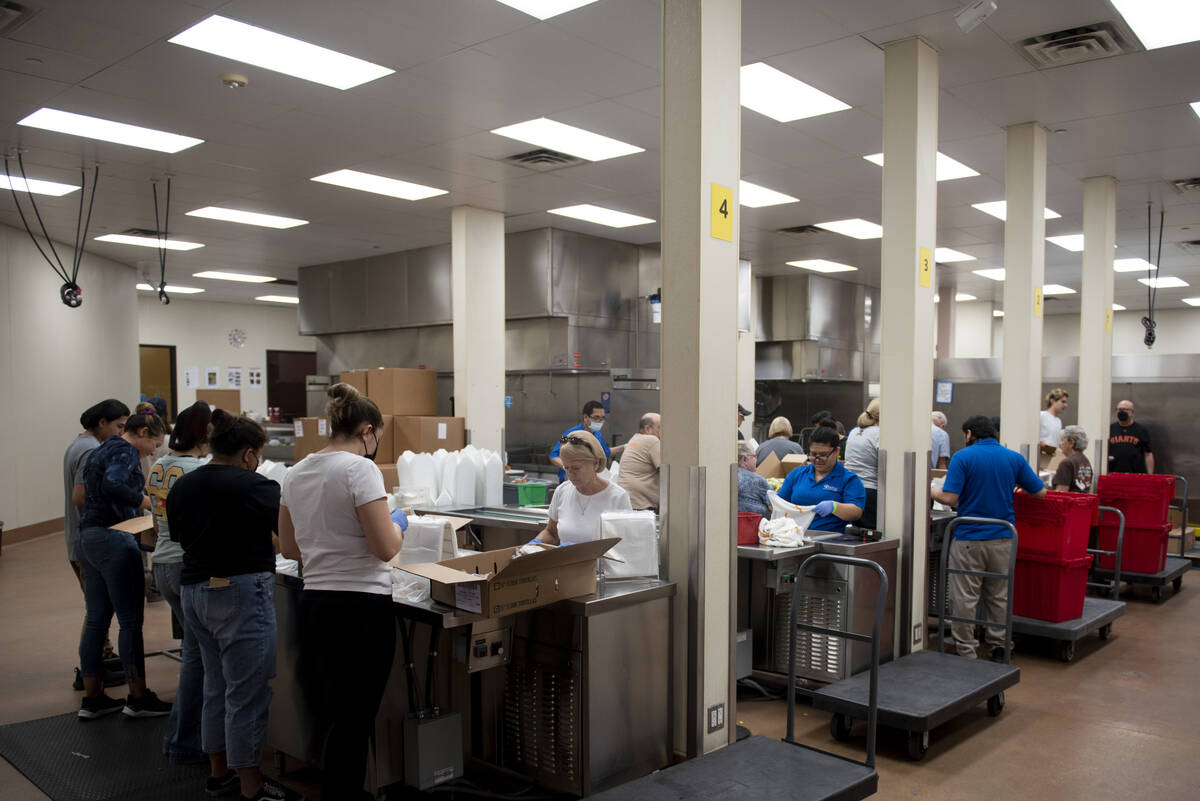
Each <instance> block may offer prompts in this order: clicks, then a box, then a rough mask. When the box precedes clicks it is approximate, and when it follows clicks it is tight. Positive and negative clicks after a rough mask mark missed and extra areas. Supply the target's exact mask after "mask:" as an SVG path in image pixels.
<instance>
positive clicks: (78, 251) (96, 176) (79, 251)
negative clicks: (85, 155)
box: [71, 164, 100, 283]
mask: <svg viewBox="0 0 1200 801" xmlns="http://www.w3.org/2000/svg"><path fill="white" fill-rule="evenodd" d="M84 175H85V173H84V171H83V170H82V169H81V170H80V171H79V178H80V181H82V180H83V178H84ZM99 183H100V165H99V164H97V165H96V166H95V169H94V170H93V172H92V195H91V197H90V198H88V213H87V219H86V220H84V221H83V233H82V234H81V235H80V237H79V246H78V247H76V248H75V271H74V272H72V273H71V283H75V281H76V279H77V278H79V265H81V264H82V263H83V246H84V245H85V244H87V234H88V229H89V228H91V227H92V209H93V208H94V207H95V205H96V186H97V185H98V184H99ZM79 208H80V209H81V210H82V209H83V192H82V190H81V191H80V193H79Z"/></svg>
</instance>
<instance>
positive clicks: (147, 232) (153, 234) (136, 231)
mask: <svg viewBox="0 0 1200 801" xmlns="http://www.w3.org/2000/svg"><path fill="white" fill-rule="evenodd" d="M120 233H121V234H122V235H124V236H148V237H150V238H151V239H157V238H158V236H159V234H160V232H159V231H155V230H154V229H152V228H126V229H125V230H124V231H121V232H120Z"/></svg>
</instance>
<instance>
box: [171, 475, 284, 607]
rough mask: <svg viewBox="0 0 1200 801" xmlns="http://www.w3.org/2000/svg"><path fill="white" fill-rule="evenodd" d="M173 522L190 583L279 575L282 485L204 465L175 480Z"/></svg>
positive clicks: (185, 574)
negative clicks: (277, 547) (274, 535)
mask: <svg viewBox="0 0 1200 801" xmlns="http://www.w3.org/2000/svg"><path fill="white" fill-rule="evenodd" d="M167 521H168V522H169V523H170V526H171V539H173V540H175V541H176V542H178V543H180V544H181V545H183V577H182V581H183V583H184V584H199V583H200V582H202V581H207V580H208V579H209V578H210V577H212V576H219V577H227V576H239V575H242V574H244V573H273V572H275V546H274V544H273V543H272V542H271V533H272V532H274V531H275V527H276V526H277V525H278V521H279V485H278V484H276V483H275V482H274V481H272V480H271V479H269V478H267V477H266V476H261V475H259V474H258V473H255V472H251V471H250V470H243V469H242V468H240V467H233V466H231V465H217V464H207V465H204V466H203V467H199V468H197V469H195V470H193V471H192V472H190V473H188V474H187V475H185V476H183V477H182V478H180V479H179V480H178V481H176V482H175V486H174V487H173V488H172V489H171V494H170V495H168V496H167Z"/></svg>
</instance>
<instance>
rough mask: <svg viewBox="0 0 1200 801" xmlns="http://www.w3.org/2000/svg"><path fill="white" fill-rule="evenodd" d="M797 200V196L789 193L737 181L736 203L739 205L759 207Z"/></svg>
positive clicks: (779, 204) (795, 201)
mask: <svg viewBox="0 0 1200 801" xmlns="http://www.w3.org/2000/svg"><path fill="white" fill-rule="evenodd" d="M797 202H799V198H794V197H792V196H791V195H785V194H783V193H782V192H776V191H775V190H774V189H767V188H766V187H765V186H759V185H758V184H752V183H750V182H749V181H738V205H740V206H749V207H750V208H752V209H761V208H762V207H763V206H782V205H783V204H784V203H797Z"/></svg>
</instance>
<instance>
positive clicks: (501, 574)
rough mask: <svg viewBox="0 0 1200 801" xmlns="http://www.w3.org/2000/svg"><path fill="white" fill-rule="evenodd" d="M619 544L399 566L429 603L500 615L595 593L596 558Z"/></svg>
mask: <svg viewBox="0 0 1200 801" xmlns="http://www.w3.org/2000/svg"><path fill="white" fill-rule="evenodd" d="M618 542H620V539H619V538H617V537H610V538H608V539H603V540H594V541H592V542H581V543H579V544H577V545H568V546H566V547H562V548H547V549H546V550H545V551H543V552H542V553H535V554H530V555H528V556H522V557H521V558H519V559H513V554H515V553H516V552H517V550H518V549H517V548H501V549H500V550H496V551H483V552H481V553H476V554H469V555H467V556H460V557H458V558H456V559H446V560H443V561H441V562H428V563H426V564H421V565H405V566H404V567H402V568H401V570H404V571H406V572H408V573H413V574H415V575H418V576H422V577H424V578H427V579H429V584H430V593H431V595H432V597H433V600H435V601H440V602H441V603H444V604H448V605H450V606H453V607H456V608H458V609H462V610H463V611H466V612H473V613H475V614H478V615H483V616H484V617H501V616H503V615H511V614H515V613H517V612H525V611H528V610H530V609H537V608H538V607H540V606H546V605H547V604H552V603H555V602H556V601H562V600H565V599H567V598H577V597H579V596H580V595H590V594H592V593H594V592H595V591H596V560H597V559H598V558H599V557H600V556H601V555H602V554H603V553H604V552H605V551H607V550H608V549H609V548H611V547H613V546H614V545H616V544H617V543H618Z"/></svg>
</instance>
